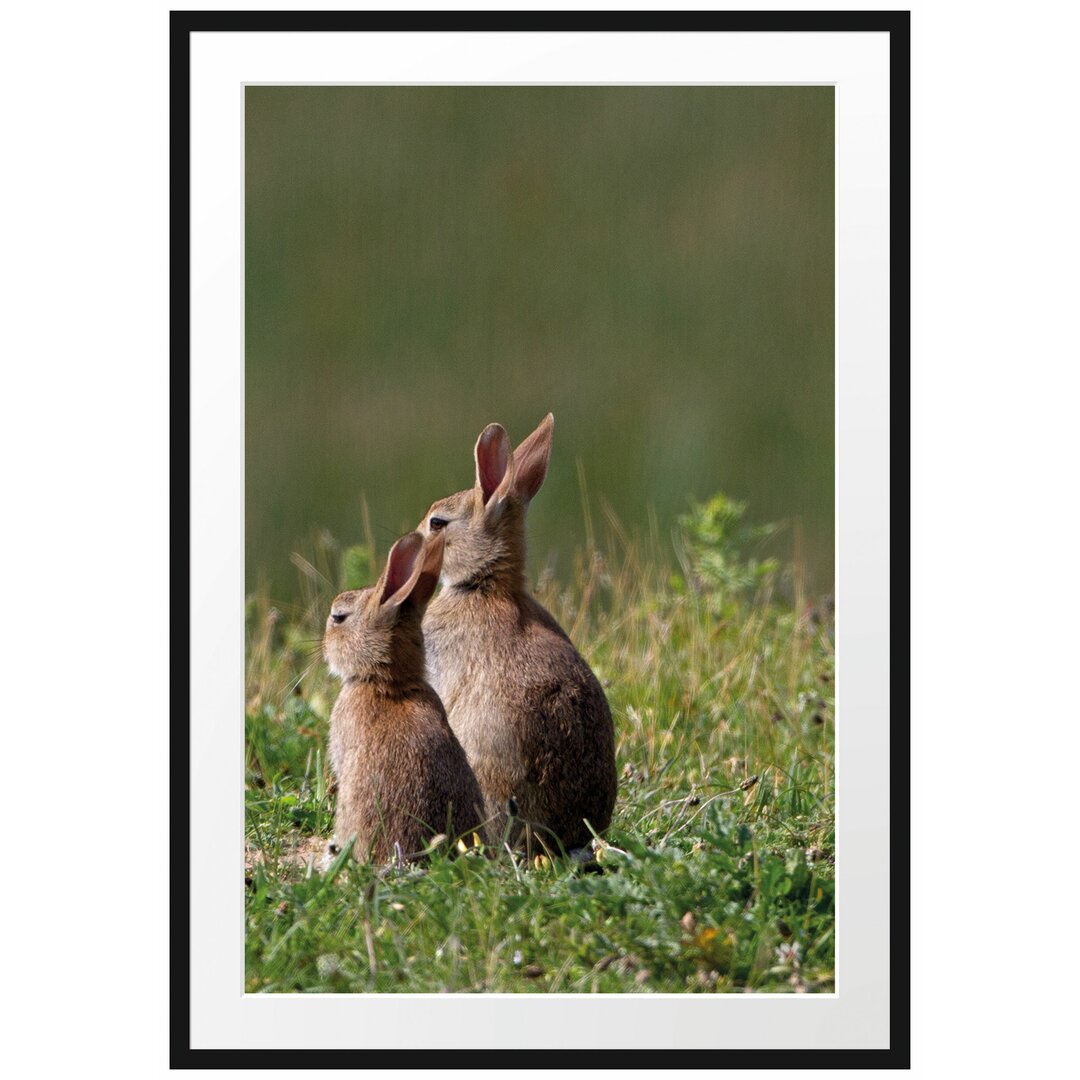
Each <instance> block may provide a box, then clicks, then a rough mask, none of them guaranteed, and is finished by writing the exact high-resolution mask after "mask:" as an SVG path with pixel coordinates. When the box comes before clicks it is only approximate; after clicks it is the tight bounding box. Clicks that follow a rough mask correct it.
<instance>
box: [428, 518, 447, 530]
mask: <svg viewBox="0 0 1080 1080" xmlns="http://www.w3.org/2000/svg"><path fill="white" fill-rule="evenodd" d="M428 524H429V525H430V526H431V531H432V532H438V531H439V530H440V529H445V528H446V526H447V525H449V524H450V522H449V521H448V520H447V519H446V518H441V517H433V518H432V519H431V520H430V521H429V522H428Z"/></svg>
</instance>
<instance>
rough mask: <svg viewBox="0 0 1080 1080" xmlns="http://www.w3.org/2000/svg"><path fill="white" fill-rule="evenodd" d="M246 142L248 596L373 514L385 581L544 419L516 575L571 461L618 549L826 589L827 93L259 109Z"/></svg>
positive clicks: (535, 92) (277, 104)
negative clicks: (443, 506) (729, 518)
mask: <svg viewBox="0 0 1080 1080" xmlns="http://www.w3.org/2000/svg"><path fill="white" fill-rule="evenodd" d="M245 142H246V245H247V251H246V267H247V285H246V290H247V291H246V318H247V327H246V375H247V388H246V398H247V416H246V440H247V445H246V472H247V475H246V480H247V503H246V523H247V540H246V543H247V584H248V588H249V589H253V588H255V587H256V586H265V587H267V588H269V590H270V593H271V596H272V597H273V598H275V599H280V600H290V599H293V598H294V597H295V594H296V593H297V591H298V583H297V575H296V570H295V569H294V567H293V566H292V565H291V563H290V561H289V556H290V553H291V552H292V551H294V550H297V549H298V548H303V547H304V546H305V544H306V543H308V542H309V541H310V538H311V535H312V530H313V529H314V528H315V527H316V526H319V527H325V528H327V529H329V530H330V531H331V532H332V533H333V534H334V535H335V536H336V537H337V538H338V539H339V540H342V541H344V542H354V541H356V540H359V539H361V538H362V521H361V498H362V496H366V499H367V502H368V505H369V507H370V512H371V520H372V524H373V528H374V533H375V537H376V540H377V541H378V543H379V547H380V549H381V551H382V552H385V550H386V548H387V547H388V546H389V544H390V543H391V542H392V540H393V539H394V537H395V536H397V535H398V534H399V533H400V532H402V531H404V530H406V529H408V528H411V527H413V526H414V525H415V524H416V523H417V522H418V521H419V520H420V518H421V516H422V515H423V513H424V511H425V510H426V509H427V507H428V505H429V504H430V503H431V502H432V501H433V500H434V499H436V498H439V497H441V496H443V495H446V494H449V493H450V492H452V491H457V490H459V489H461V488H463V487H467V486H469V485H470V484H471V483H472V480H473V462H472V448H473V443H474V442H475V440H476V436H477V435H478V434H479V432H480V430H481V429H482V428H483V427H484V425H485V424H487V423H488V422H490V421H492V420H498V421H500V422H501V423H502V424H504V425H505V426H506V428H507V430H508V431H509V433H510V438H511V440H512V441H513V442H514V443H515V444H516V443H517V442H519V441H520V440H521V439H522V438H523V437H524V436H525V435H527V434H528V433H529V432H530V431H531V430H532V429H533V427H534V426H535V425H536V424H537V422H538V421H539V420H540V419H541V417H542V416H543V415H544V414H545V413H546V412H547V411H548V410H551V411H553V412H554V413H555V443H554V452H553V456H552V466H551V471H550V472H549V475H548V480H547V483H546V485H545V488H544V490H543V491H542V492H541V494H540V495H539V496H538V497H537V500H536V503H535V505H534V507H533V512H532V514H531V515H530V544H531V549H530V550H531V560H532V564H533V566H534V568H539V567H540V566H542V565H552V566H553V567H554V570H555V572H556V573H559V572H560V569H561V570H562V571H563V572H568V570H569V561H570V558H571V555H572V552H573V550H574V549H575V548H576V547H578V546H580V545H581V544H582V543H583V541H584V539H585V526H584V519H583V514H582V499H581V493H580V485H579V480H578V465H577V463H578V461H579V460H580V462H581V463H582V467H583V470H584V475H585V478H586V482H587V485H588V490H589V495H590V498H591V499H592V500H593V502H594V505H595V503H596V502H597V501H598V498H599V497H600V496H603V497H604V498H605V499H606V500H607V501H608V503H610V505H611V507H612V508H613V509H614V511H615V513H616V514H617V515H618V516H619V517H620V518H621V519H622V521H623V522H624V523H625V524H627V525H628V526H630V527H641V528H644V527H646V523H647V520H648V513H649V510H650V507H651V508H653V509H654V510H655V513H656V518H657V521H658V522H659V526H660V531H661V534H662V535H665V536H666V535H667V530H668V528H669V527H670V525H671V523H672V521H673V520H674V518H675V516H676V515H677V514H679V513H680V512H682V511H684V510H685V509H686V507H687V503H688V498H689V497H691V496H695V497H698V498H705V497H707V496H709V495H710V494H712V493H713V492H714V491H718V490H722V491H724V492H726V493H727V494H728V495H730V496H732V497H734V498H737V499H740V500H743V501H745V502H747V503H748V504H749V511H748V517H749V518H750V519H751V520H752V521H758V522H764V521H784V522H788V523H789V524H791V526H792V527H791V528H789V529H788V530H786V532H785V534H784V536H783V537H782V538H781V539H780V540H779V541H777V543H779V545H780V547H779V551H780V553H781V554H782V555H784V556H786V557H787V558H791V557H792V556H793V554H794V551H795V541H794V538H795V536H796V532H798V535H799V536H800V538H801V542H800V555H801V558H802V560H803V561H804V562H805V565H806V569H807V575H808V576H807V586H808V587H809V588H810V589H812V590H815V591H818V592H823V591H826V590H829V589H831V587H832V567H833V402H834V398H833V345H834V342H833V90H832V88H831V87H321V86H317V87H248V88H247V91H246V131H245ZM596 517H597V520H598V521H599V519H600V518H599V514H596ZM796 522H798V523H799V527H798V529H797V530H796V528H795V523H796Z"/></svg>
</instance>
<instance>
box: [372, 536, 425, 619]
mask: <svg viewBox="0 0 1080 1080" xmlns="http://www.w3.org/2000/svg"><path fill="white" fill-rule="evenodd" d="M423 545H424V538H423V537H422V536H421V535H420V534H419V533H415V532H414V533H409V534H408V535H407V536H403V537H402V538H401V539H400V540H398V542H397V543H396V544H394V546H393V547H392V548H391V549H390V557H389V558H388V559H387V560H386V584H385V585H384V586H383V591H382V596H381V597H380V598H379V603H380V604H385V603H386V601H387V600H389V599H390V597H391V596H393V595H394V593H396V592H397V591H398V589H400V588H401V586H402V585H404V584H405V583H406V582H407V581H408V580H409V578H410V577H412V572H413V570H415V569H416V557H417V555H419V553H420V549H421V548H422V547H423Z"/></svg>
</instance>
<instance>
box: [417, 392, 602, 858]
mask: <svg viewBox="0 0 1080 1080" xmlns="http://www.w3.org/2000/svg"><path fill="white" fill-rule="evenodd" d="M554 424H555V419H554V417H553V416H552V415H551V414H550V413H549V414H548V415H547V416H546V417H545V418H544V419H543V420H542V421H541V422H540V426H539V427H538V428H537V429H536V430H535V431H534V432H533V433H532V434H531V435H530V436H529V437H528V438H527V439H526V440H525V441H524V442H523V443H522V444H521V445H520V446H519V447H518V448H517V451H516V452H513V453H512V452H511V447H510V439H509V438H508V436H507V434H506V432H505V430H503V428H502V426H501V425H499V424H489V425H488V426H487V427H486V428H484V430H483V431H482V432H481V433H480V438H479V439H478V440H477V443H476V450H475V458H476V486H475V487H473V488H471V489H469V490H468V491H460V492H458V493H457V494H456V495H450V496H449V497H448V498H445V499H440V500H439V501H438V502H436V503H435V504H434V505H433V506H432V507H431V509H430V510H429V511H428V512H427V514H426V515H425V517H424V521H423V522H422V523H421V525H420V526H419V528H420V531H421V532H423V533H424V534H425V535H427V536H429V537H435V536H442V537H444V538H445V554H444V556H443V566H442V582H443V588H442V591H441V592H440V593H439V595H438V596H437V597H436V598H435V599H434V600H433V601H432V603H431V605H430V607H429V608H428V611H427V614H426V616H425V618H424V623H423V626H424V637H425V641H426V644H427V650H428V665H429V668H428V670H429V673H430V678H431V683H432V685H433V686H434V687H435V689H436V690H437V691H438V693H439V695H440V697H441V698H442V700H443V703H444V704H445V706H446V711H447V715H448V717H449V719H450V726H451V727H452V728H453V729H454V733H455V734H456V735H457V737H458V738H459V739H460V740H461V745H462V746H463V747H464V748H465V753H466V754H467V755H468V758H469V764H470V765H472V767H473V771H474V772H475V774H476V779H477V780H478V781H479V784H480V790H481V791H482V792H483V794H484V802H485V813H486V815H487V817H488V820H489V822H491V826H492V831H493V833H494V834H495V835H498V836H501V835H502V833H503V831H504V829H505V825H506V820H507V808H508V806H511V802H510V800H511V799H512V800H514V802H515V803H516V810H515V811H514V812H515V813H516V815H517V816H519V817H520V818H521V819H522V821H524V822H526V823H528V824H530V825H532V826H538V828H537V829H536V832H537V833H538V835H539V836H540V838H541V839H542V840H543V841H544V842H545V843H547V844H548V845H549V846H551V847H553V848H555V849H556V850H557V847H558V845H557V844H556V843H553V841H552V835H551V834H554V837H557V838H558V841H560V842H561V843H562V845H563V846H564V847H565V848H567V849H572V848H579V847H583V846H585V845H587V844H588V843H589V842H590V840H591V839H592V833H591V832H590V828H589V826H591V827H592V829H594V830H596V832H597V833H599V832H601V831H603V830H604V829H606V828H607V826H608V825H609V823H610V822H611V812H612V809H613V807H614V805H615V794H616V789H617V786H618V780H617V777H616V771H615V733H614V729H613V727H612V723H611V711H610V709H609V708H608V703H607V699H606V698H605V697H604V691H603V690H602V689H601V687H600V683H599V682H598V681H597V679H596V676H595V675H594V674H593V673H592V671H591V669H590V668H589V665H588V664H587V663H586V662H585V660H584V659H583V658H582V657H581V655H580V653H578V651H577V649H575V648H574V646H573V645H572V644H571V642H570V639H569V638H568V637H567V636H566V634H565V633H564V632H563V630H562V629H561V628H560V627H559V625H558V623H557V622H556V621H555V620H554V618H552V616H551V615H550V614H549V613H548V612H547V611H545V610H544V608H543V607H541V606H540V604H538V603H537V602H536V600H535V599H533V597H532V596H530V595H529V591H528V587H527V585H526V583H525V511H526V509H527V508H528V506H529V503H530V501H531V500H532V498H533V496H535V495H536V493H537V492H538V491H539V490H540V485H541V484H543V482H544V477H545V476H546V475H547V467H548V458H549V457H550V455H551V435H552V430H553V428H554ZM586 822H588V824H586ZM513 841H514V842H515V843H520V842H521V837H520V835H519V834H518V833H517V832H516V831H515V834H514V836H513Z"/></svg>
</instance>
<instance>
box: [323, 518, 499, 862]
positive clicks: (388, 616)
mask: <svg viewBox="0 0 1080 1080" xmlns="http://www.w3.org/2000/svg"><path fill="white" fill-rule="evenodd" d="M442 558H443V538H442V537H433V538H432V539H431V540H428V541H425V540H424V538H423V537H422V536H421V535H420V534H419V533H416V532H413V533H409V534H407V535H406V536H403V537H401V538H400V539H399V540H398V541H397V543H395V544H394V546H393V548H391V550H390V555H389V557H388V558H387V562H386V569H385V570H383V573H382V576H381V577H380V578H379V582H378V584H377V585H375V586H374V587H372V588H367V589H358V590H354V591H352V592H344V593H342V594H341V595H340V596H338V597H336V598H335V600H334V603H333V606H332V607H331V609H330V617H329V618H328V619H327V620H326V632H325V634H324V635H323V655H324V656H325V657H326V662H327V665H328V666H329V668H330V671H331V673H332V674H334V675H336V676H337V677H338V678H340V679H341V680H342V687H341V692H340V693H339V694H338V698H337V701H336V702H334V709H333V712H332V713H331V715H330V763H331V766H332V767H333V770H334V774H335V776H336V777H337V781H338V795H337V815H336V819H335V821H334V834H335V840H336V841H337V843H338V844H345V843H347V842H348V840H349V839H350V838H351V837H353V836H355V837H356V842H355V844H354V845H353V853H354V855H355V856H356V857H357V858H358V859H361V860H364V859H370V860H371V861H373V862H385V861H386V860H387V859H388V858H390V857H391V856H392V855H393V854H395V845H397V848H398V851H399V852H400V854H401V855H403V856H405V857H409V856H416V855H417V854H418V853H420V852H421V851H422V850H423V849H424V848H425V847H426V846H427V844H428V841H430V840H431V838H432V837H433V836H434V835H436V834H437V833H448V834H449V835H451V836H453V835H456V834H458V833H462V832H468V831H469V830H472V829H476V828H479V827H480V823H481V821H482V820H483V814H482V806H483V802H482V799H481V795H480V790H479V788H478V787H477V783H476V777H475V776H474V775H473V771H472V769H471V768H469V763H468V760H467V759H466V757H465V752H464V750H462V748H461V743H459V742H458V740H457V739H456V738H455V736H454V733H453V731H451V730H450V725H449V724H448V723H447V720H446V711H445V710H444V709H443V705H442V702H441V701H440V700H439V698H438V695H437V694H436V693H435V691H434V690H433V689H432V688H431V686H429V685H428V683H427V682H426V681H425V679H424V637H423V634H422V633H421V629H420V621H421V619H422V618H423V614H424V608H425V607H426V606H427V602H428V600H430V599H431V594H432V593H433V592H434V591H435V586H436V585H437V584H438V580H439V570H440V567H441V566H442Z"/></svg>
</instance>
